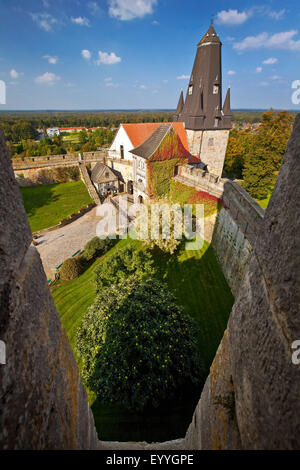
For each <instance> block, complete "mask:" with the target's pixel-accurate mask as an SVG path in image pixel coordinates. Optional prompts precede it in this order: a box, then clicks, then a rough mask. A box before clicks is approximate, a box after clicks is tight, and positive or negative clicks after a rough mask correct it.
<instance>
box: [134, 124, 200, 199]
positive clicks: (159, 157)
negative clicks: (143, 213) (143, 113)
mask: <svg viewBox="0 0 300 470" xmlns="http://www.w3.org/2000/svg"><path fill="white" fill-rule="evenodd" d="M130 153H131V154H132V158H133V180H134V182H133V189H134V195H135V196H136V197H138V198H139V199H140V201H142V200H143V199H144V198H147V197H152V196H153V193H155V190H154V181H152V178H153V171H154V168H153V166H151V164H152V163H156V164H157V163H163V162H166V161H168V160H174V168H173V170H172V171H173V172H174V169H175V166H176V164H177V163H181V164H183V163H186V162H188V160H189V158H190V157H191V154H190V152H189V151H188V150H187V149H186V148H185V146H184V145H183V143H182V141H181V139H180V137H179V135H178V134H177V132H176V130H175V128H174V126H173V124H160V125H159V126H158V127H157V129H156V130H155V131H154V132H153V134H151V135H150V137H149V138H148V139H147V140H145V141H144V142H143V143H142V144H140V145H139V146H138V147H136V148H134V149H132V150H131V151H130ZM161 170H162V168H161ZM156 171H157V172H158V173H159V172H160V169H159V168H157V169H156ZM170 176H173V173H172V175H170Z"/></svg>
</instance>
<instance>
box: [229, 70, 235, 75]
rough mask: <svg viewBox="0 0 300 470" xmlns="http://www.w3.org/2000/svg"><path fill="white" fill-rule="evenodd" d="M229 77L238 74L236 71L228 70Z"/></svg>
mask: <svg viewBox="0 0 300 470" xmlns="http://www.w3.org/2000/svg"><path fill="white" fill-rule="evenodd" d="M227 73H228V75H235V74H236V71H235V70H228V72H227Z"/></svg>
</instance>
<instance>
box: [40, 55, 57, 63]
mask: <svg viewBox="0 0 300 470" xmlns="http://www.w3.org/2000/svg"><path fill="white" fill-rule="evenodd" d="M42 58H43V59H46V60H48V62H49V64H51V65H55V64H57V61H58V57H57V56H53V55H44V56H43V57H42Z"/></svg>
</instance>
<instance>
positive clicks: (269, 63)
mask: <svg viewBox="0 0 300 470" xmlns="http://www.w3.org/2000/svg"><path fill="white" fill-rule="evenodd" d="M277 62H278V59H276V58H275V57H270V58H269V59H266V60H264V61H263V64H265V65H273V64H277Z"/></svg>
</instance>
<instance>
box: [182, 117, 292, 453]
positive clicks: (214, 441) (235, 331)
mask: <svg viewBox="0 0 300 470" xmlns="http://www.w3.org/2000/svg"><path fill="white" fill-rule="evenodd" d="M299 180H300V115H298V117H297V119H296V122H295V125H294V131H293V134H292V137H291V139H290V141H289V144H288V148H287V152H286V154H285V157H284V161H283V164H282V166H281V169H280V172H279V176H278V179H277V182H276V185H275V188H274V191H273V194H272V197H271V199H270V202H269V205H268V208H267V210H266V213H265V217H264V219H263V221H262V222H261V224H260V226H259V229H258V232H257V236H256V238H255V240H254V243H253V251H252V255H251V258H250V261H249V263H248V265H247V267H246V269H245V272H244V275H243V279H242V282H241V285H240V288H239V291H238V294H237V296H236V300H235V303H234V306H233V310H232V312H231V314H230V318H229V323H228V328H227V331H226V332H225V334H224V337H223V340H222V342H221V344H220V346H219V349H218V351H217V354H216V356H215V359H214V361H213V364H212V366H211V369H210V375H209V377H208V379H207V381H206V384H205V387H204V390H203V392H202V394H201V399H200V401H199V403H198V406H197V408H196V411H195V413H194V416H193V420H192V423H191V425H190V427H189V429H188V432H187V435H186V439H185V443H184V445H183V446H184V447H185V448H186V449H270V450H272V449H273V450H279V449H299V448H300V423H299V409H300V397H299V390H300V374H299V367H300V366H299V364H298V365H296V364H293V362H292V353H293V349H292V343H293V341H295V340H297V339H300V317H299V305H300V289H299V284H300V282H299V281H300V249H299V247H300V218H299V215H300V203H299V201H300V188H299ZM220 403H221V404H220Z"/></svg>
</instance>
